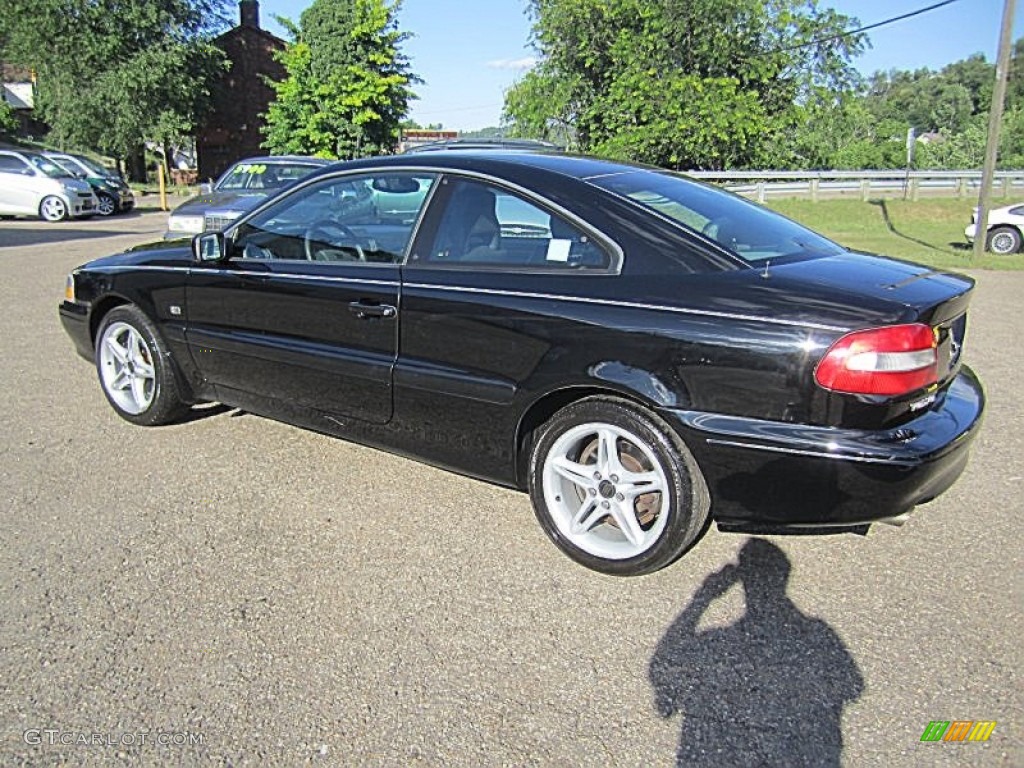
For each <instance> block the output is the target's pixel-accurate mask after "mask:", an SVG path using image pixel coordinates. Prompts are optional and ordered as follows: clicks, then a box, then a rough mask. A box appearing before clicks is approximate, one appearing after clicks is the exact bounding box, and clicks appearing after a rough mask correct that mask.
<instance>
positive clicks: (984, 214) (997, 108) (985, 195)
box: [974, 0, 1017, 259]
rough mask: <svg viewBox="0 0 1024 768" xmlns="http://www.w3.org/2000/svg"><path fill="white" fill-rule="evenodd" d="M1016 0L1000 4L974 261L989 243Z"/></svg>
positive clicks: (981, 254)
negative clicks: (993, 80) (1000, 11)
mask: <svg viewBox="0 0 1024 768" xmlns="http://www.w3.org/2000/svg"><path fill="white" fill-rule="evenodd" d="M1016 9H1017V0H1006V2H1005V4H1004V5H1003V26H1002V28H1001V30H1000V32H999V54H998V56H997V58H996V85H995V88H994V89H993V91H992V108H991V110H989V113H988V142H987V143H986V144H985V167H984V168H983V169H982V172H981V192H980V194H979V195H978V222H977V224H976V225H975V228H974V258H975V259H980V258H981V257H982V256H983V255H984V253H985V245H986V243H987V242H988V209H989V201H990V199H991V197H992V180H993V176H995V172H996V152H998V150H999V128H1000V124H1001V123H1002V120H1003V102H1004V101H1005V100H1006V77H1007V75H1008V74H1009V72H1010V43H1011V38H1012V37H1013V30H1012V27H1013V14H1014V12H1015V11H1016Z"/></svg>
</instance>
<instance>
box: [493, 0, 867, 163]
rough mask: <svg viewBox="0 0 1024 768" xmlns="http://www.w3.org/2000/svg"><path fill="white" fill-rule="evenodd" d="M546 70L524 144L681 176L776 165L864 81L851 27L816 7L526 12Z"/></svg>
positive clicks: (691, 5)
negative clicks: (816, 114) (799, 135)
mask: <svg viewBox="0 0 1024 768" xmlns="http://www.w3.org/2000/svg"><path fill="white" fill-rule="evenodd" d="M530 8H531V12H532V14H533V17H534V21H535V23H534V27H533V36H534V45H535V47H536V48H537V51H538V53H539V55H540V63H539V65H538V66H537V67H536V69H534V70H533V71H532V72H530V73H529V74H527V75H526V76H525V77H524V78H523V79H522V80H521V81H520V82H519V83H517V84H516V85H515V86H513V87H512V88H511V89H510V91H509V92H508V94H507V95H506V102H505V119H506V120H507V121H508V122H509V123H510V125H511V128H512V131H513V132H514V133H515V134H517V135H530V136H535V137H538V138H547V139H552V140H555V141H562V142H564V141H565V137H566V136H571V137H572V138H573V139H574V140H575V142H576V144H577V145H578V147H579V148H580V149H583V150H586V151H593V152H597V153H600V154H605V155H609V156H612V157H617V158H624V159H636V160H644V161H647V162H652V163H656V164H660V165H665V166H670V167H677V168H723V167H736V166H743V165H752V164H759V163H762V162H764V161H765V159H766V158H772V159H773V160H774V161H776V162H779V161H782V160H784V159H785V158H782V157H780V155H781V154H782V153H780V146H779V137H780V136H785V135H786V134H787V133H788V132H789V131H790V130H791V128H792V126H793V125H794V124H796V123H798V122H799V121H800V120H801V119H805V117H806V111H807V110H811V109H814V108H815V107H816V105H834V104H835V102H836V99H837V98H838V95H839V94H841V93H842V92H843V91H844V90H847V89H848V88H849V87H850V86H851V84H852V83H854V82H855V81H856V72H855V71H854V70H853V68H852V66H851V65H850V58H851V57H852V56H853V55H854V54H856V53H857V52H859V51H860V49H861V46H862V45H863V39H864V38H863V36H862V35H845V36H839V35H840V34H841V33H843V32H844V31H846V30H848V29H850V28H852V27H853V26H855V22H854V21H853V20H852V19H850V18H848V17H846V16H843V15H840V14H838V13H836V12H835V11H833V10H831V9H822V8H819V7H818V4H817V2H816V0H658V1H657V2H649V1H647V0H531V3H530Z"/></svg>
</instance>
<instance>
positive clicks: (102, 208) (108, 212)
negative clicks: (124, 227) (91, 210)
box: [96, 195, 117, 216]
mask: <svg viewBox="0 0 1024 768" xmlns="http://www.w3.org/2000/svg"><path fill="white" fill-rule="evenodd" d="M96 199H97V204H96V213H98V214H99V215H100V216H113V215H114V214H115V213H117V201H116V200H115V199H114V198H112V197H111V196H110V195H97V196H96Z"/></svg>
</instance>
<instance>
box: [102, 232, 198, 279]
mask: <svg viewBox="0 0 1024 768" xmlns="http://www.w3.org/2000/svg"><path fill="white" fill-rule="evenodd" d="M191 263H192V238H191V237H181V238H177V239H175V240H160V241H157V242H155V243H144V244H142V245H136V246H135V247H134V248H129V249H128V250H126V251H124V252H123V253H115V254H114V255H112V256H103V257H102V258H99V259H94V260H93V261H90V262H89V263H87V264H84V265H83V268H84V269H92V270H97V271H102V270H104V269H112V268H124V267H187V266H189V265H190V264H191Z"/></svg>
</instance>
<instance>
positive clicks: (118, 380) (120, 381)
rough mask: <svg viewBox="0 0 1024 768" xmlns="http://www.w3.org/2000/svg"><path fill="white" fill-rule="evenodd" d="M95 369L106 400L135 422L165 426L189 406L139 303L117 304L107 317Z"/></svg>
mask: <svg viewBox="0 0 1024 768" xmlns="http://www.w3.org/2000/svg"><path fill="white" fill-rule="evenodd" d="M96 369H97V371H98V373H99V377H100V384H101V385H102V387H103V393H104V394H105V395H106V396H107V400H109V401H110V404H111V405H112V406H113V407H114V410H115V411H117V413H118V414H119V415H120V416H121V417H123V418H125V419H127V420H128V421H130V422H132V423H134V424H141V425H143V426H154V425H157V424H166V423H168V422H171V421H174V420H175V419H176V418H178V417H179V416H180V415H181V414H182V413H183V412H184V410H185V409H186V406H185V405H184V404H183V403H182V400H181V398H180V396H179V394H178V386H177V382H176V381H175V379H174V372H173V371H172V370H171V364H170V356H169V354H168V352H167V350H166V349H165V347H164V345H163V342H162V341H161V340H160V338H159V337H158V336H157V334H156V331H155V329H154V328H153V325H152V323H150V322H149V320H148V318H146V316H145V315H144V314H143V313H142V312H141V311H140V310H139V309H138V308H137V307H134V306H131V305H124V306H120V307H116V308H115V309H113V310H111V311H110V312H109V313H108V314H107V315H106V317H104V318H103V322H102V323H101V325H100V329H99V333H98V334H97V337H96Z"/></svg>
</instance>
